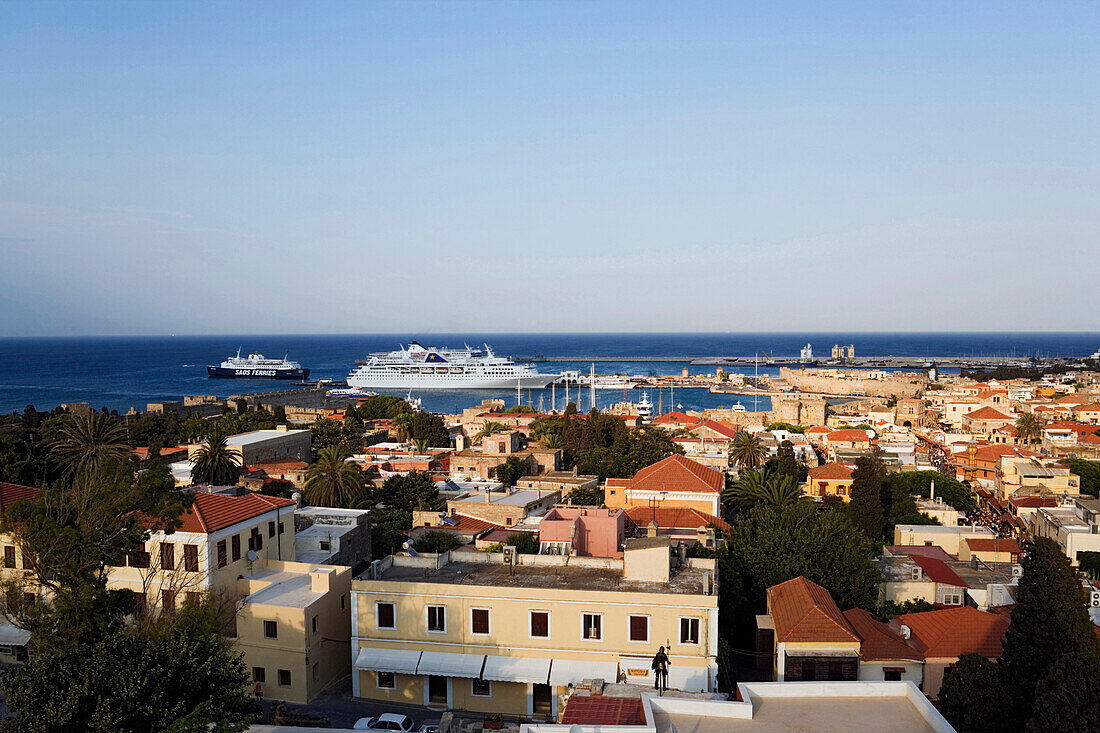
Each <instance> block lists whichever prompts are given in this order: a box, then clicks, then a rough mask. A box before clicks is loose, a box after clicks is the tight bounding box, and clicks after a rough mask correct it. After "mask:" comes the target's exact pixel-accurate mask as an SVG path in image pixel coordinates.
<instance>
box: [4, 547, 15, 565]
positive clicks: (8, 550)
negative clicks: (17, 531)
mask: <svg viewBox="0 0 1100 733" xmlns="http://www.w3.org/2000/svg"><path fill="white" fill-rule="evenodd" d="M4 567H6V568H14V567H15V546H14V545H4Z"/></svg>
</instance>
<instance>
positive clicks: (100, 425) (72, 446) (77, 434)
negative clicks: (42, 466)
mask: <svg viewBox="0 0 1100 733" xmlns="http://www.w3.org/2000/svg"><path fill="white" fill-rule="evenodd" d="M50 455H51V456H52V457H53V459H54V460H55V461H57V462H58V463H59V464H61V466H62V467H63V468H64V472H65V475H66V476H73V475H78V474H82V473H84V472H90V473H94V472H95V471H96V470H97V469H99V467H100V466H101V465H103V464H104V463H105V462H106V461H108V460H111V459H114V460H118V461H122V462H128V461H132V460H133V459H134V457H135V454H134V451H133V449H132V448H131V447H130V446H128V445H127V444H126V430H125V428H123V427H122V424H121V423H119V421H118V420H116V419H114V418H112V417H111V416H110V415H105V414H103V413H99V412H91V413H89V414H88V415H87V416H86V417H74V418H73V419H72V420H70V421H69V422H67V423H66V424H65V426H64V427H63V428H61V430H60V431H59V433H58V436H57V440H55V441H54V443H53V445H52V446H51V448H50Z"/></svg>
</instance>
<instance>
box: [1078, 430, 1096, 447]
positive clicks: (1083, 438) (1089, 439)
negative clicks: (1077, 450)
mask: <svg viewBox="0 0 1100 733" xmlns="http://www.w3.org/2000/svg"><path fill="white" fill-rule="evenodd" d="M1077 442H1078V443H1090V444H1094V445H1100V435H1095V434H1093V433H1089V434H1088V435H1080V436H1078V437H1077Z"/></svg>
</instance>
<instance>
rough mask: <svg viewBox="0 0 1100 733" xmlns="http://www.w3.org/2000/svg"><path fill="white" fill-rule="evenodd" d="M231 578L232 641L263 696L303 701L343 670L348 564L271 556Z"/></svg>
mask: <svg viewBox="0 0 1100 733" xmlns="http://www.w3.org/2000/svg"><path fill="white" fill-rule="evenodd" d="M237 585H238V589H239V593H240V595H241V600H240V601H239V602H238V605H237V608H238V610H237V648H238V649H240V651H241V652H242V653H243V654H244V658H245V662H246V664H247V665H248V667H249V671H250V673H251V676H252V680H253V681H254V682H255V681H259V682H260V683H261V684H262V685H263V689H264V692H265V694H266V695H267V696H268V697H271V698H275V699H278V700H289V701H291V702H301V703H305V702H309V701H310V700H311V699H313V697H315V696H316V695H317V694H318V693H319V692H322V691H324V690H325V689H326V688H327V687H329V686H330V685H332V684H333V683H335V682H338V681H339V680H341V679H343V678H344V677H346V676H347V675H348V670H349V666H348V640H349V638H350V635H351V612H350V608H351V598H350V593H351V568H349V567H341V566H333V565H313V564H309V563H299V562H286V561H277V560H272V561H268V562H267V563H266V567H264V568H262V569H261V570H258V571H257V572H255V573H253V574H252V575H249V576H248V577H247V578H241V579H240V580H238V581H237Z"/></svg>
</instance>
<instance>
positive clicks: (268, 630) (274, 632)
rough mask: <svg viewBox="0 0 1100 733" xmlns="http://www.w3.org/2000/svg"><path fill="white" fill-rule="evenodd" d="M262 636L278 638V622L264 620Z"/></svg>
mask: <svg viewBox="0 0 1100 733" xmlns="http://www.w3.org/2000/svg"><path fill="white" fill-rule="evenodd" d="M264 638H265V639H278V638H279V624H278V623H277V622H275V621H264Z"/></svg>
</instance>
